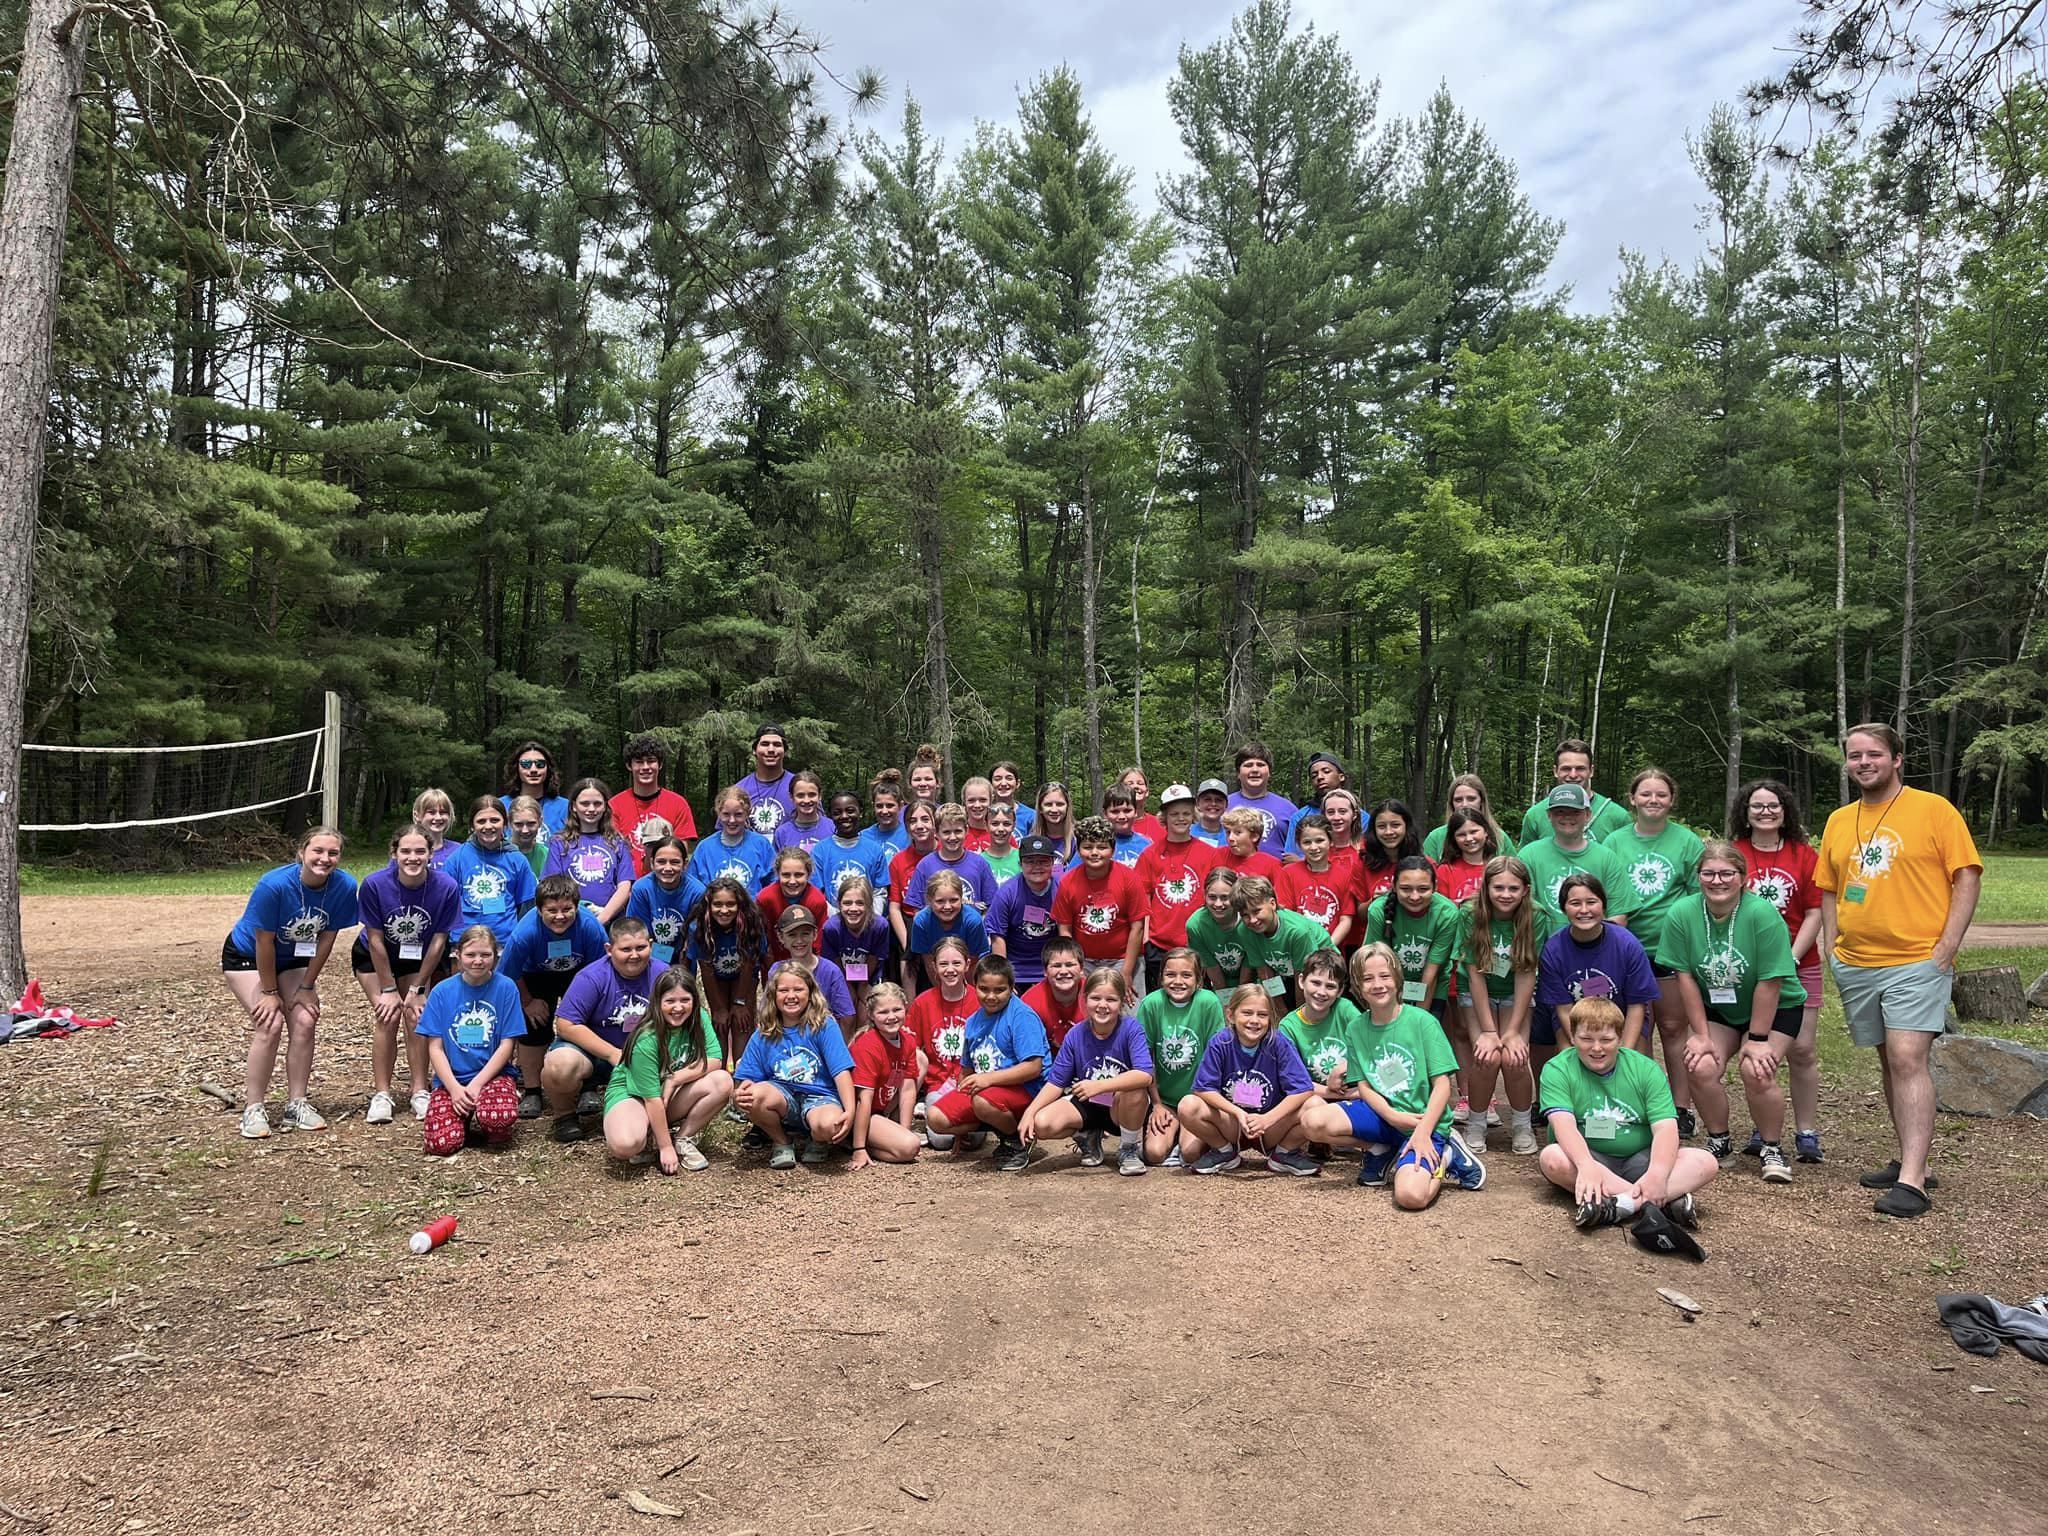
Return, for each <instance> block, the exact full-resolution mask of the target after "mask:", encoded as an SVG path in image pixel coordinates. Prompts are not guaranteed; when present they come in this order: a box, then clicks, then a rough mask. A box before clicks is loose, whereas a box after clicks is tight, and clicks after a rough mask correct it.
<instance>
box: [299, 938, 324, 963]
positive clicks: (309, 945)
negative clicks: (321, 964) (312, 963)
mask: <svg viewBox="0 0 2048 1536" xmlns="http://www.w3.org/2000/svg"><path fill="white" fill-rule="evenodd" d="M319 953H320V941H319V940H318V939H294V940H293V941H292V957H293V958H294V959H297V960H310V959H312V958H313V957H314V956H315V955H317V954H319Z"/></svg>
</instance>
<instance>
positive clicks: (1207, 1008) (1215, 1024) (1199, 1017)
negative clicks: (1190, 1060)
mask: <svg viewBox="0 0 2048 1536" xmlns="http://www.w3.org/2000/svg"><path fill="white" fill-rule="evenodd" d="M1189 1006H1190V1007H1191V1008H1193V1009H1194V1016H1195V1027H1196V1028H1197V1029H1198V1030H1199V1031H1200V1032H1201V1036H1202V1049H1204V1050H1207V1049H1208V1048H1209V1042H1210V1041H1211V1040H1214V1039H1215V1038H1216V1031H1217V1030H1219V1029H1221V1028H1222V1027H1223V1004H1222V1002H1221V1001H1220V1000H1219V999H1218V998H1217V996H1216V994H1215V993H1214V992H1209V991H1199V992H1197V993H1196V994H1195V995H1194V997H1193V998H1192V999H1190V1001H1189Z"/></svg>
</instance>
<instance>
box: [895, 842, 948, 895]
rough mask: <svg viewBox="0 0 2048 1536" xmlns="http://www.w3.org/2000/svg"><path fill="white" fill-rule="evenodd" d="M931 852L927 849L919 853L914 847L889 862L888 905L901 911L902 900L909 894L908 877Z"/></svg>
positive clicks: (903, 851)
mask: <svg viewBox="0 0 2048 1536" xmlns="http://www.w3.org/2000/svg"><path fill="white" fill-rule="evenodd" d="M936 846H937V845H936V844H934V847H936ZM931 851H932V849H930V848H927V849H925V851H924V853H919V852H918V851H917V849H916V848H914V847H910V848H905V849H903V850H902V851H901V852H900V853H898V854H896V855H895V856H894V857H893V858H891V859H890V860H889V905H891V906H892V907H895V908H896V909H897V910H898V911H901V910H903V898H904V897H905V896H907V895H909V894H910V877H911V876H912V875H914V874H916V873H917V866H918V861H919V860H921V859H923V857H924V854H925V853H930V852H931Z"/></svg>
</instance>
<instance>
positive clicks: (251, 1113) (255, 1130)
mask: <svg viewBox="0 0 2048 1536" xmlns="http://www.w3.org/2000/svg"><path fill="white" fill-rule="evenodd" d="M269 1135H270V1116H268V1115H267V1114H265V1113H264V1112H263V1106H262V1105H261V1104H251V1105H250V1106H249V1107H248V1108H247V1109H245V1110H243V1111H242V1139H243V1140H244V1141H263V1140H265V1139H267V1138H268V1137H269Z"/></svg>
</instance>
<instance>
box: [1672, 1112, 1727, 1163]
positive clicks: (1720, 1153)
mask: <svg viewBox="0 0 2048 1536" xmlns="http://www.w3.org/2000/svg"><path fill="white" fill-rule="evenodd" d="M1679 1113H1680V1114H1681V1115H1682V1114H1684V1113H1685V1111H1684V1110H1682V1109H1681V1110H1680V1111H1679ZM1683 1134H1684V1135H1686V1136H1690V1135H1691V1134H1692V1133H1691V1132H1690V1131H1686V1132H1684V1133H1683ZM1707 1155H1708V1156H1710V1157H1712V1158H1713V1160H1714V1161H1715V1162H1717V1163H1719V1164H1720V1165H1721V1166H1722V1167H1724V1168H1725V1167H1727V1166H1728V1164H1729V1163H1731V1162H1733V1161H1734V1160H1735V1138H1734V1137H1732V1136H1730V1135H1729V1134H1728V1133H1727V1132H1726V1131H1709V1132H1707Z"/></svg>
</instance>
